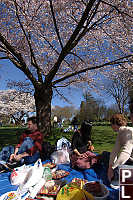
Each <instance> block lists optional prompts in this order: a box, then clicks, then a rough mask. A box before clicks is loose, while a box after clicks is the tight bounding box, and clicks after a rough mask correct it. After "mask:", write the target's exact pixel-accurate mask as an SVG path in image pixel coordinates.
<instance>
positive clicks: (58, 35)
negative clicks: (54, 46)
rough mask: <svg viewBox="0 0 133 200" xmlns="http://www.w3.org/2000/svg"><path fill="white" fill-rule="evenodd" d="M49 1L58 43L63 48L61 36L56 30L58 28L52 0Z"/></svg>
mask: <svg viewBox="0 0 133 200" xmlns="http://www.w3.org/2000/svg"><path fill="white" fill-rule="evenodd" d="M49 1H50V8H51V12H52V17H53V21H54V26H55V31H56V34H57V37H58V40H59V43H60V45H61V48H62V49H63V44H62V41H61V37H60V34H59V30H58V28H57V23H56V18H55V15H54V9H53V4H52V0H49Z"/></svg>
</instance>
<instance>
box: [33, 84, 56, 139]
mask: <svg viewBox="0 0 133 200" xmlns="http://www.w3.org/2000/svg"><path fill="white" fill-rule="evenodd" d="M52 95H53V91H52V87H51V86H47V85H44V84H43V85H41V86H39V87H37V88H35V93H34V97H35V104H36V116H37V123H38V128H39V130H40V131H41V132H42V133H43V134H44V135H50V134H51V100H52Z"/></svg>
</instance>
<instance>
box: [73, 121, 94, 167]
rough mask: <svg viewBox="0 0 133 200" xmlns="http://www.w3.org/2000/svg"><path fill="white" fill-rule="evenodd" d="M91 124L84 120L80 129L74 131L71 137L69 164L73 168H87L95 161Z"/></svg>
mask: <svg viewBox="0 0 133 200" xmlns="http://www.w3.org/2000/svg"><path fill="white" fill-rule="evenodd" d="M91 129H92V125H91V124H89V123H88V122H86V121H84V122H83V123H82V125H81V128H80V131H76V132H75V133H74V135H73V137H72V144H71V147H72V154H71V155H70V160H71V166H72V168H75V169H78V168H79V169H88V168H90V167H91V166H93V164H95V163H97V156H96V155H95V154H94V153H92V151H93V150H94V147H93V145H92V141H91Z"/></svg>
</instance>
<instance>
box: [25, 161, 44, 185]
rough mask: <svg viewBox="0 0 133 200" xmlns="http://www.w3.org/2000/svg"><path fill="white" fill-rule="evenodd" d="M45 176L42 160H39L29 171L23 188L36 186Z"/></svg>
mask: <svg viewBox="0 0 133 200" xmlns="http://www.w3.org/2000/svg"><path fill="white" fill-rule="evenodd" d="M42 176H43V166H42V162H41V160H40V159H39V160H37V161H36V163H35V164H34V166H33V167H32V168H31V169H30V170H29V171H28V173H27V175H26V177H25V179H24V181H23V183H22V184H23V187H24V188H29V187H31V186H33V185H36V184H37V183H38V182H39V181H40V180H41V178H42Z"/></svg>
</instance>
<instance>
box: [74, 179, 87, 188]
mask: <svg viewBox="0 0 133 200" xmlns="http://www.w3.org/2000/svg"><path fill="white" fill-rule="evenodd" d="M87 182H88V180H85V179H80V178H73V179H72V183H76V184H77V186H79V187H80V188H81V189H82V188H83V185H84V184H85V183H87Z"/></svg>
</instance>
